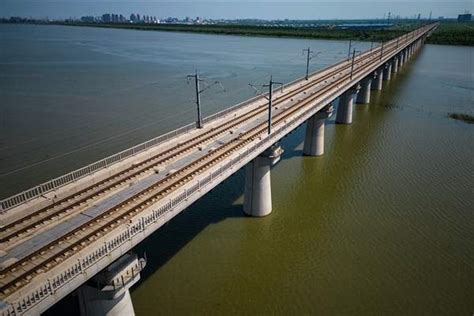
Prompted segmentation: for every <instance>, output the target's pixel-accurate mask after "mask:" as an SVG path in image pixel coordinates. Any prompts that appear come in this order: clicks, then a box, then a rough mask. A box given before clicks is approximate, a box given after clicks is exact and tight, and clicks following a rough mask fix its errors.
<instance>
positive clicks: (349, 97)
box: [336, 85, 360, 124]
mask: <svg viewBox="0 0 474 316" xmlns="http://www.w3.org/2000/svg"><path fill="white" fill-rule="evenodd" d="M359 89H360V87H359V85H357V86H354V87H352V88H350V89H349V90H347V91H346V92H344V93H343V94H342V95H341V96H340V97H339V106H338V107H337V115H336V123H338V124H352V110H353V107H354V101H355V99H356V98H357V93H358V92H359Z"/></svg>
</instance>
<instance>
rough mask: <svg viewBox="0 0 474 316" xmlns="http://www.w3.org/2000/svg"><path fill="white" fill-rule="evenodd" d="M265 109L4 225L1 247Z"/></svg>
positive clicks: (293, 93) (376, 52)
mask: <svg viewBox="0 0 474 316" xmlns="http://www.w3.org/2000/svg"><path fill="white" fill-rule="evenodd" d="M394 44H395V41H394V40H393V41H391V42H389V44H387V45H386V46H385V49H386V52H385V53H386V54H388V53H390V52H391V51H393V49H394V48H393V46H394ZM379 52H380V48H377V49H374V50H372V51H369V52H367V53H366V54H365V55H363V56H359V57H360V58H359V59H357V64H359V63H361V62H364V61H366V60H369V59H371V58H373V57H374V55H379ZM344 63H346V61H345V60H344V61H342V62H340V63H338V64H336V65H333V66H331V67H330V68H332V67H336V68H335V69H334V70H332V71H330V72H329V73H327V74H324V75H320V76H318V73H317V74H314V75H312V78H311V80H310V81H308V82H307V83H305V84H303V85H301V86H299V87H297V88H295V89H293V90H291V91H290V92H288V93H285V94H284V95H281V96H279V97H277V98H276V99H275V100H274V102H273V104H274V107H277V106H278V105H279V104H281V103H283V102H286V101H288V100H292V98H293V97H295V96H296V95H298V94H299V93H301V92H303V91H304V90H306V89H309V88H311V87H314V86H316V85H318V84H321V82H324V81H325V80H328V79H329V78H331V77H334V75H335V74H337V73H340V72H341V71H345V70H348V69H349V68H350V67H351V65H349V64H347V65H344V66H341V67H338V66H339V65H343V64H344ZM330 68H327V69H330ZM325 70H326V69H325ZM325 70H323V71H325ZM266 110H267V107H266V104H262V105H259V106H258V107H257V108H255V109H253V110H251V111H249V112H246V113H244V114H243V115H241V116H240V117H237V118H235V119H234V120H231V121H228V122H225V123H223V124H221V125H219V126H217V127H214V128H212V129H211V130H209V131H206V132H204V133H201V134H199V135H196V136H195V137H193V138H191V139H190V140H188V141H187V142H185V143H182V144H178V145H176V146H174V147H172V148H169V149H167V150H165V151H163V152H161V153H159V154H157V155H155V156H153V157H150V158H148V159H146V160H144V161H142V162H140V163H139V164H136V165H133V166H131V167H129V168H127V169H125V170H123V171H121V172H119V173H117V174H115V175H113V176H111V177H108V178H106V179H104V180H102V181H100V182H98V183H96V184H94V185H93V186H90V187H88V188H85V189H83V190H81V191H79V192H77V193H75V194H73V195H71V196H69V197H66V198H64V199H62V200H60V201H57V202H55V203H54V204H52V205H50V206H47V207H45V208H42V209H40V210H37V211H35V212H33V213H31V214H28V215H27V216H25V217H23V218H21V219H18V220H16V221H14V222H12V223H9V224H7V225H5V226H4V227H3V229H2V231H1V232H0V245H2V247H3V248H5V249H7V248H11V247H13V246H14V245H15V244H16V243H18V242H20V241H22V240H24V239H25V237H28V236H31V235H33V234H35V233H38V232H40V231H42V230H44V229H46V228H47V227H49V226H50V225H51V224H53V223H54V221H55V219H56V218H61V219H66V218H68V217H70V216H72V215H74V214H77V213H78V212H79V211H81V210H83V209H84V207H86V206H88V205H90V204H91V203H94V202H97V201H98V200H100V199H102V198H104V197H106V196H108V195H110V194H112V193H113V192H116V191H117V190H119V189H120V188H123V187H125V186H126V185H128V184H130V183H132V182H133V181H135V180H137V179H138V178H140V177H144V176H146V175H148V174H151V173H153V172H155V170H156V169H157V168H160V167H163V166H165V165H166V164H168V163H170V162H171V161H173V160H176V159H179V158H180V157H182V156H184V155H185V154H186V153H189V152H190V151H192V150H195V149H197V148H198V147H200V146H203V145H205V144H207V143H209V142H211V141H213V140H215V139H216V138H218V137H219V136H221V135H223V134H226V133H228V131H229V130H231V129H232V128H235V127H236V126H239V125H240V124H243V123H245V122H247V121H249V120H251V119H252V118H254V117H255V116H257V115H259V114H261V113H263V112H265V111H266Z"/></svg>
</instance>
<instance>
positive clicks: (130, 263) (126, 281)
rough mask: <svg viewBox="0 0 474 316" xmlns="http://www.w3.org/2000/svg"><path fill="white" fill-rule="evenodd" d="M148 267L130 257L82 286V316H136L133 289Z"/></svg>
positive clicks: (135, 257)
mask: <svg viewBox="0 0 474 316" xmlns="http://www.w3.org/2000/svg"><path fill="white" fill-rule="evenodd" d="M145 265H146V262H145V260H144V259H138V258H137V256H136V255H135V254H133V253H127V254H125V255H123V256H122V257H120V258H119V259H118V260H117V261H115V262H114V263H112V264H111V265H110V266H108V267H107V268H106V269H105V270H103V271H102V272H100V273H99V274H97V275H96V276H94V277H93V278H92V279H91V280H90V281H88V282H87V283H85V284H84V285H82V286H81V287H80V288H79V289H78V290H77V292H78V294H79V295H78V297H79V308H80V312H81V315H83V316H96V315H97V316H120V315H127V316H133V315H135V311H134V310H133V304H132V299H131V298H130V291H129V289H130V287H131V286H132V285H134V284H135V283H137V282H138V280H140V271H141V270H143V268H144V267H145Z"/></svg>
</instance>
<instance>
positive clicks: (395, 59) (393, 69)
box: [392, 56, 400, 74]
mask: <svg viewBox="0 0 474 316" xmlns="http://www.w3.org/2000/svg"><path fill="white" fill-rule="evenodd" d="M399 59H400V57H399V56H396V57H395V58H394V59H393V68H392V73H394V74H396V73H397V72H398V67H399V64H398V61H399Z"/></svg>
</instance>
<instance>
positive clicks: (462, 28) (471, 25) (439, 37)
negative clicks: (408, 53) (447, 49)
mask: <svg viewBox="0 0 474 316" xmlns="http://www.w3.org/2000/svg"><path fill="white" fill-rule="evenodd" d="M427 43H429V44H445V45H464V46H474V22H465V23H458V22H454V21H453V22H442V23H441V24H440V26H439V27H438V28H437V29H436V31H435V32H434V33H433V34H432V35H431V36H430V37H429V38H428V40H427Z"/></svg>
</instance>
